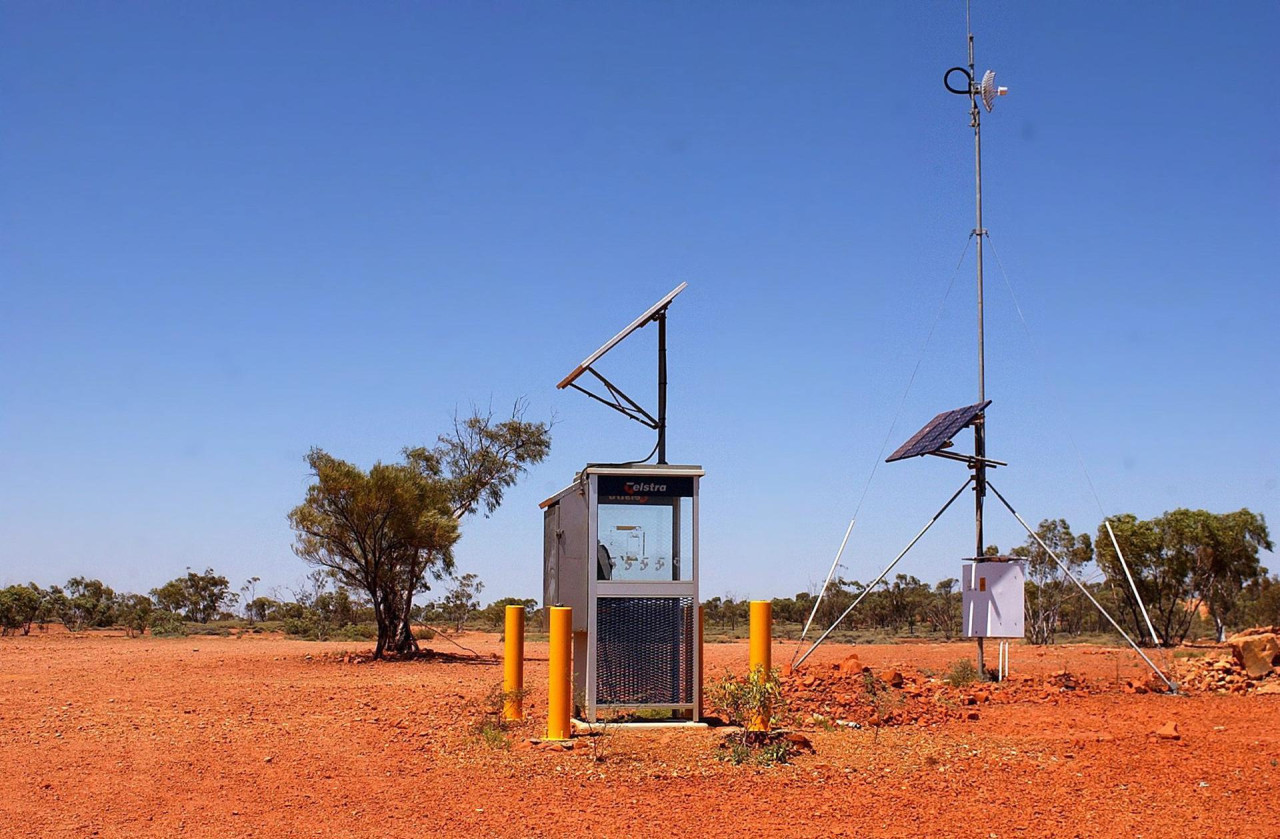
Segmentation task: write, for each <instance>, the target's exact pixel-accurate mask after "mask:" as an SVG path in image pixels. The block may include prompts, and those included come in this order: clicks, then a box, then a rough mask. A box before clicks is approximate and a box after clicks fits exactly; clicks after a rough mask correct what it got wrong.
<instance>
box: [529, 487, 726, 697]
mask: <svg viewBox="0 0 1280 839" xmlns="http://www.w3.org/2000/svg"><path fill="white" fill-rule="evenodd" d="M703 474H704V473H703V471H702V468H701V467H700V466H675V465H666V464H657V465H654V464H649V465H644V466H589V467H587V468H586V469H583V470H582V472H580V473H579V474H578V476H577V477H576V478H575V480H574V482H573V484H572V485H571V486H569V487H568V488H566V489H564V490H562V491H561V492H559V493H557V494H556V495H553V496H552V497H551V498H548V499H547V500H546V501H544V502H542V504H541V507H542V509H543V526H544V542H543V600H544V605H547V606H571V607H573V680H574V694H575V703H576V704H578V705H580V708H579V711H580V713H582V714H585V715H586V718H587V719H589V720H592V721H594V720H596V718H597V713H598V712H599V711H601V710H602V709H603V710H609V709H613V710H621V709H628V710H630V709H669V710H671V711H672V712H673V713H672V716H674V717H682V718H685V719H690V720H694V719H696V718H697V715H698V706H699V700H700V698H701V697H700V696H699V693H700V691H701V679H699V678H698V675H699V673H700V672H701V667H702V661H701V655H700V650H699V649H698V646H699V645H698V603H699V600H698V481H699V479H700V478H701V477H702V476H703Z"/></svg>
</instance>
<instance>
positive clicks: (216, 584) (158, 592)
mask: <svg viewBox="0 0 1280 839" xmlns="http://www.w3.org/2000/svg"><path fill="white" fill-rule="evenodd" d="M151 597H152V598H153V599H154V600H155V603H156V606H157V607H159V609H160V610H161V611H165V612H172V613H174V614H179V613H180V614H182V615H183V616H184V617H185V618H186V619H187V620H189V621H194V622H196V623H208V622H209V621H211V620H214V619H215V618H217V617H218V616H219V615H220V614H221V613H222V611H223V609H225V608H229V607H230V606H232V605H233V604H234V603H235V602H236V600H238V599H239V596H238V595H236V594H234V593H233V592H232V591H231V583H230V581H228V580H227V578H226V577H224V576H222V575H221V574H216V573H214V570H213V569H212V568H206V569H205V570H204V573H203V574H198V573H196V572H195V571H192V570H191V569H190V568H188V569H187V573H186V576H183V577H177V578H175V579H172V580H170V581H169V582H167V583H165V584H164V585H162V586H160V587H159V588H154V589H152V590H151Z"/></svg>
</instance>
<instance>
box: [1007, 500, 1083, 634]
mask: <svg viewBox="0 0 1280 839" xmlns="http://www.w3.org/2000/svg"><path fill="white" fill-rule="evenodd" d="M1036 535H1037V536H1039V537H1040V540H1041V541H1042V542H1044V544H1046V545H1048V546H1049V549H1050V550H1051V551H1053V553H1054V554H1055V555H1056V556H1057V557H1058V559H1060V560H1061V561H1062V562H1063V563H1064V564H1065V565H1066V566H1067V568H1068V569H1070V571H1071V573H1072V574H1074V575H1076V577H1079V576H1080V571H1081V569H1083V568H1084V566H1085V565H1087V564H1088V563H1089V562H1090V561H1091V560H1092V559H1093V541H1092V540H1091V539H1090V538H1089V534H1088V533H1081V534H1080V535H1079V536H1077V535H1076V534H1074V533H1072V532H1071V526H1070V525H1069V524H1067V522H1066V520H1065V519H1045V520H1044V521H1042V522H1040V526H1039V527H1037V528H1036ZM1011 553H1012V554H1013V556H1016V557H1018V558H1020V559H1023V560H1025V561H1026V563H1027V582H1026V618H1027V635H1028V636H1029V639H1030V641H1031V643H1033V644H1052V643H1053V639H1054V636H1055V635H1056V634H1057V632H1058V629H1059V626H1060V624H1061V622H1062V617H1063V608H1064V607H1065V606H1066V605H1067V603H1068V600H1069V599H1070V598H1072V597H1074V596H1075V592H1076V588H1075V584H1074V583H1072V582H1071V581H1070V580H1069V579H1068V578H1067V575H1066V574H1064V573H1063V571H1062V568H1061V567H1060V566H1059V565H1058V563H1057V562H1055V561H1054V560H1053V558H1052V557H1051V556H1049V553H1048V551H1046V550H1045V549H1044V548H1042V547H1041V546H1040V542H1037V541H1036V540H1035V539H1034V538H1033V537H1031V536H1028V537H1027V542H1026V544H1024V545H1020V546H1018V547H1016V548H1014V549H1013V550H1012V551H1011Z"/></svg>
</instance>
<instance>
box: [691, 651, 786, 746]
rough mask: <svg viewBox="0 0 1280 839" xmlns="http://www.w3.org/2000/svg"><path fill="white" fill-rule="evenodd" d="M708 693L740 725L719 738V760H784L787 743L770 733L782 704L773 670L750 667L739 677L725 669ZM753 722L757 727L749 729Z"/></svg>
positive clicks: (781, 709)
mask: <svg viewBox="0 0 1280 839" xmlns="http://www.w3.org/2000/svg"><path fill="white" fill-rule="evenodd" d="M709 696H710V698H711V702H712V704H713V705H714V706H715V707H716V708H717V709H719V710H720V711H723V712H724V714H725V717H726V718H727V719H728V721H729V722H730V723H733V724H734V725H738V726H741V727H742V728H741V730H740V731H736V732H733V733H731V734H729V735H728V736H726V737H725V739H724V741H723V742H721V744H720V749H721V753H720V755H719V757H720V759H721V760H726V761H728V762H730V763H732V764H734V765H735V766H739V765H741V764H743V763H748V762H755V763H758V764H760V765H762V766H768V765H770V764H774V763H786V762H787V758H788V757H789V756H790V753H791V744H790V743H789V742H788V741H786V740H784V739H781V738H778V737H775V736H774V735H773V734H772V733H771V731H772V729H773V727H774V725H775V724H777V722H778V721H779V720H780V719H781V716H782V712H783V711H784V710H785V708H786V699H785V698H784V697H783V695H782V688H781V684H780V682H779V681H778V672H777V671H776V670H774V671H771V672H769V673H765V672H763V671H761V670H752V671H751V672H750V673H748V674H747V675H746V676H744V677H741V678H738V677H734V676H733V675H732V674H729V673H726V674H725V675H724V677H723V678H722V679H720V681H718V682H716V683H715V684H713V685H712V686H711V690H710V691H709ZM753 725H754V726H755V727H757V728H759V729H761V730H756V731H752V730H751V728H752V726H753Z"/></svg>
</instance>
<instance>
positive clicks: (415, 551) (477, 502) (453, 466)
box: [289, 404, 551, 658]
mask: <svg viewBox="0 0 1280 839" xmlns="http://www.w3.org/2000/svg"><path fill="white" fill-rule="evenodd" d="M550 445H551V442H550V430H549V429H548V427H547V425H546V424H544V423H534V422H526V421H525V420H524V418H523V406H522V405H520V404H517V405H516V407H515V409H514V410H513V411H512V413H511V416H510V417H509V418H507V419H503V420H495V418H494V416H493V413H492V412H489V413H486V414H481V413H473V415H472V416H470V417H467V418H466V419H459V418H456V417H455V420H454V427H453V431H452V433H450V434H444V435H441V436H440V437H439V438H438V440H437V444H436V445H435V446H434V447H432V448H426V447H416V448H408V449H405V450H404V460H403V461H402V462H400V463H390V464H387V463H375V464H374V465H373V466H372V467H370V468H369V469H368V470H367V471H366V470H363V469H361V468H359V467H358V466H355V465H353V464H351V463H347V462H346V461H343V460H340V459H338V458H336V457H333V456H332V455H330V454H328V453H327V452H325V451H323V450H321V449H318V448H317V449H312V450H311V451H310V452H309V453H308V455H307V464H308V465H309V466H310V467H311V473H312V476H313V478H314V481H313V483H312V484H311V486H310V487H308V489H307V494H306V498H305V500H304V501H303V503H302V504H300V505H298V506H297V507H295V508H294V509H293V511H292V512H291V513H290V514H289V522H290V525H291V526H292V527H293V529H294V531H295V533H296V537H297V538H296V542H295V544H294V552H295V553H296V554H297V555H298V556H299V557H301V558H302V559H303V560H304V561H305V562H307V563H310V564H312V565H315V566H318V567H321V568H325V569H329V570H330V571H332V572H333V574H334V575H335V576H336V578H337V579H338V580H340V581H341V582H342V583H343V584H345V585H347V586H350V587H351V588H353V589H356V590H358V591H360V592H362V593H364V594H365V595H367V597H368V600H369V603H370V605H371V606H372V608H373V612H374V620H375V622H376V624H377V627H378V640H377V645H376V647H375V649H374V656H375V657H377V658H380V657H382V656H383V654H384V653H385V652H387V651H388V650H391V651H394V652H396V653H401V654H404V653H411V652H414V651H415V650H416V649H417V642H416V641H415V639H414V637H413V631H412V614H413V598H414V596H415V595H417V594H421V593H424V592H426V591H429V590H430V588H431V585H430V583H431V580H439V579H443V578H445V577H448V576H450V575H451V574H452V573H453V570H454V563H453V546H454V544H455V543H456V542H457V540H458V538H459V536H460V529H459V526H460V522H461V520H462V519H463V518H465V517H466V516H468V515H470V514H472V513H475V512H483V513H484V514H485V515H488V514H490V513H492V512H493V511H494V510H496V509H497V508H498V506H499V505H500V504H501V503H502V498H503V493H504V491H505V490H506V489H508V488H510V487H511V486H512V485H514V484H515V482H516V481H517V480H518V479H519V477H520V475H522V474H523V473H524V472H525V471H526V469H527V468H528V466H529V465H530V464H533V463H538V462H540V461H541V460H543V459H544V458H545V457H546V455H547V452H548V451H549V450H550Z"/></svg>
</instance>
